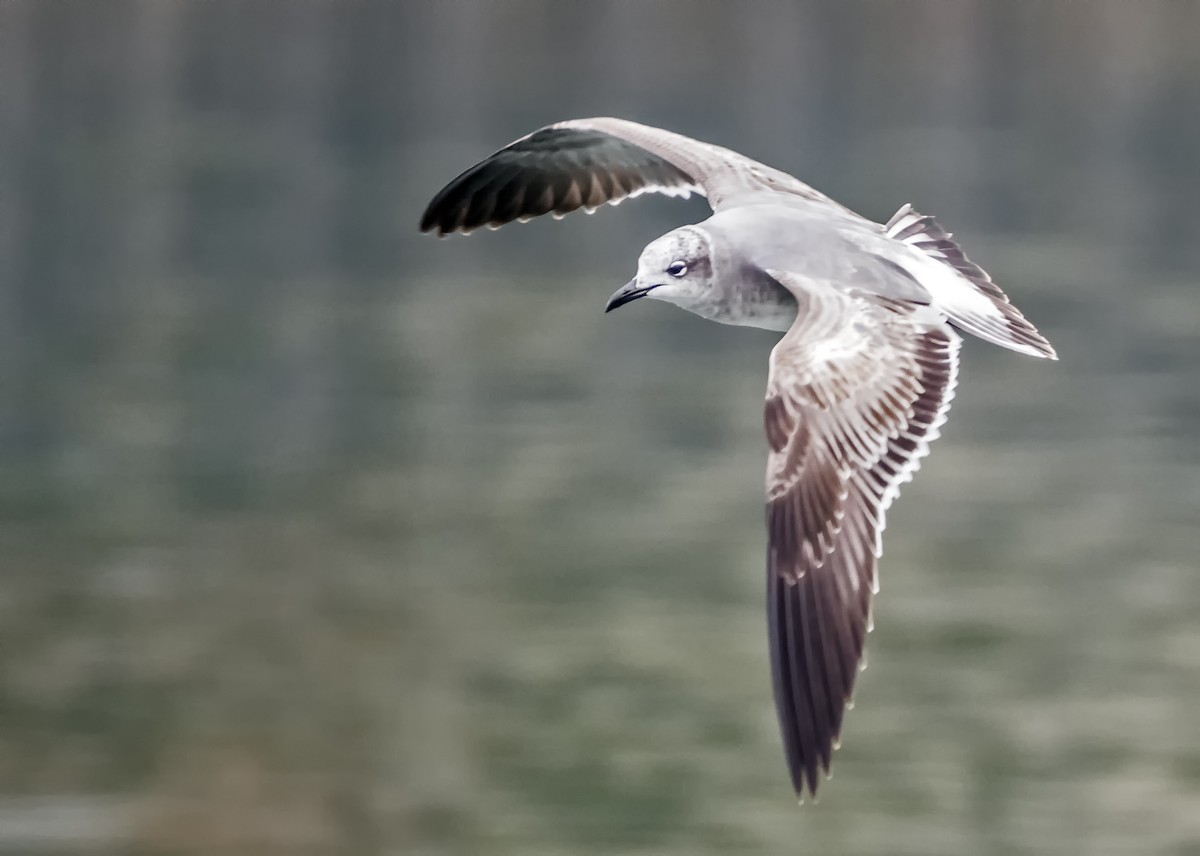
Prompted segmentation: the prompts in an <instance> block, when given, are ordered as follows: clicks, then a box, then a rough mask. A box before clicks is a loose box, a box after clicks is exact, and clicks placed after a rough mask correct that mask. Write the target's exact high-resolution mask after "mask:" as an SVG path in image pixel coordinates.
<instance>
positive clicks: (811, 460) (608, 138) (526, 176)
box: [421, 119, 1055, 795]
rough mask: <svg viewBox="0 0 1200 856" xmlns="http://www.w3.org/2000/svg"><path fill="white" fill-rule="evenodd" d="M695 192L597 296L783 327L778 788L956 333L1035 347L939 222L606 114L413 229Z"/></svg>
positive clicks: (521, 144)
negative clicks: (853, 198) (683, 217)
mask: <svg viewBox="0 0 1200 856" xmlns="http://www.w3.org/2000/svg"><path fill="white" fill-rule="evenodd" d="M643 192H659V193H667V194H670V195H687V194H688V193H692V192H699V193H703V194H705V195H706V196H707V197H708V200H709V202H710V204H711V205H712V207H713V214H712V216H711V217H709V218H708V219H707V220H705V221H703V222H701V223H698V224H695V225H691V226H683V227H681V228H678V229H675V230H673V231H671V232H668V233H667V234H666V235H663V236H662V237H660V238H658V239H656V240H654V241H652V242H651V243H650V244H649V245H647V247H646V248H645V250H643V252H642V255H641V258H640V259H639V261H638V273H637V276H636V277H634V279H633V280H632V281H630V282H629V283H628V284H627V285H626V286H624V287H623V288H621V289H619V290H618V291H617V292H616V293H615V294H614V295H613V296H612V298H611V299H610V301H609V304H608V309H609V310H611V309H614V308H616V307H618V306H621V305H623V304H625V303H628V302H631V301H633V300H636V299H638V298H641V297H652V298H655V299H659V300H665V301H667V302H671V303H675V304H676V305H678V306H680V307H682V308H684V309H687V310H688V311H690V312H694V313H696V314H698V315H701V316H703V317H705V318H708V319H710V320H713V321H718V322H721V323H725V324H736V325H743V326H751V327H760V328H764V329H768V330H778V331H786V332H785V335H784V336H783V338H781V339H780V341H779V342H778V344H776V346H775V348H774V349H773V350H772V352H771V359H770V363H769V370H768V378H767V395H766V404H765V410H764V423H765V427H766V434H767V443H768V446H769V453H768V460H767V484H766V499H767V532H768V555H767V572H768V582H767V586H768V597H767V607H768V626H769V639H770V649H771V665H772V675H773V683H774V691H775V700H776V706H777V710H778V714H779V721H780V727H781V731H782V734H783V740H784V745H785V748H786V750H787V758H788V767H789V770H790V772H791V777H792V784H793V786H794V787H795V789H796V791H797V793H799V794H801V795H802V794H803V793H804V791H805V790H806V789H807V790H808V791H809V792H813V793H815V791H816V788H817V783H818V771H819V770H821V769H823V770H825V771H826V772H828V769H829V763H830V756H831V754H832V751H833V747H834V746H835V745H836V742H837V738H838V734H839V733H840V729H841V722H842V715H843V713H844V710H845V707H846V704H847V702H848V701H849V699H850V697H851V694H852V692H853V688H854V680H855V676H856V674H857V671H858V669H859V666H860V664H861V662H862V657H863V646H864V644H865V638H866V633H867V631H868V630H869V629H870V621H871V619H870V615H871V599H872V595H873V594H874V591H875V589H876V564H877V559H878V557H879V555H880V552H881V542H880V535H881V533H882V530H883V526H884V513H885V512H886V510H887V508H888V506H889V505H890V504H891V502H892V501H893V500H894V499H895V497H896V496H897V495H898V493H899V489H900V486H901V485H902V484H903V483H904V482H906V481H907V480H908V479H909V478H911V476H912V474H913V472H915V471H916V469H917V467H918V466H919V463H920V459H921V458H922V457H923V456H924V455H925V454H926V453H927V452H928V448H929V443H930V442H931V441H932V440H933V439H935V438H936V437H937V433H938V428H939V426H940V425H941V424H942V422H943V421H944V420H945V418H946V414H947V412H948V410H949V407H950V401H951V399H952V397H953V395H954V388H955V384H956V382H957V374H958V351H959V347H960V345H961V339H960V337H959V335H958V333H957V332H956V328H957V330H963V331H965V332H968V333H972V334H974V335H976V336H979V337H981V338H983V339H986V340H988V341H990V342H993V343H995V344H999V345H1001V346H1003V347H1006V348H1010V349H1012V350H1016V351H1020V352H1022V353H1026V354H1031V355H1034V356H1041V357H1050V358H1055V354H1054V350H1053V348H1051V346H1050V344H1049V342H1047V341H1046V340H1045V339H1044V338H1043V337H1042V336H1041V334H1040V333H1038V332H1037V330H1036V329H1035V328H1034V327H1033V325H1032V324H1030V323H1029V322H1028V321H1026V320H1025V318H1024V317H1023V316H1022V315H1021V313H1020V312H1019V311H1017V310H1016V308H1014V307H1013V306H1012V305H1011V303H1009V301H1008V298H1007V297H1006V296H1005V295H1004V293H1003V292H1002V291H1000V289H999V288H998V287H997V286H996V285H995V284H994V283H993V282H992V281H991V278H990V277H989V276H988V275H987V274H986V273H985V272H984V271H983V270H982V269H981V268H979V267H978V266H976V265H975V264H973V263H972V262H970V261H969V260H968V259H967V258H966V256H965V255H964V254H963V252H962V250H961V249H960V248H959V247H958V245H957V244H956V243H954V242H953V241H952V240H951V236H950V235H949V233H947V232H945V231H944V230H942V228H941V227H940V226H939V225H938V224H937V223H936V222H935V221H934V220H933V219H932V218H931V217H926V216H923V215H921V214H917V213H916V212H915V211H913V210H912V209H911V208H910V207H909V206H904V207H903V208H901V209H900V210H899V211H898V212H897V213H896V215H895V216H894V217H893V218H892V219H891V220H890V221H889V222H888V223H887V224H886V225H880V224H878V223H874V222H872V221H870V220H867V219H865V218H863V217H861V216H859V215H858V214H855V213H854V212H852V211H850V210H849V209H847V208H844V207H842V206H841V205H839V204H837V203H836V202H834V201H833V200H831V199H829V198H828V197H827V196H825V195H823V194H821V193H819V192H818V191H816V190H814V189H813V188H811V187H809V186H808V185H807V184H804V183H803V182H801V181H800V180H799V179H796V178H795V177H793V176H790V175H788V174H787V173H783V172H780V171H779V170H776V169H774V168H772V167H768V166H765V165H763V164H760V163H758V162H756V161H753V160H750V159H749V158H746V157H744V156H743V155H740V154H737V153H736V152H732V151H730V150H728V149H723V148H721V147H719V146H714V145H711V144H708V143H702V142H699V141H696V140H692V139H689V138H687V137H683V136H680V135H678V134H674V133H671V132H669V131H663V130H660V129H657V128H650V127H647V126H644V125H639V124H636V123H634V122H629V121H627V120H622V119H581V120H573V121H570V122H561V123H558V124H557V125H551V126H549V127H547V128H543V129H541V130H540V131H536V132H534V133H533V134H530V135H529V136H527V137H523V138H521V139H520V140H517V141H515V142H514V143H512V144H510V145H508V146H506V147H505V148H503V149H501V150H500V151H498V152H496V153H495V154H493V155H492V156H491V157H489V158H487V159H485V160H484V161H482V162H480V163H479V164H477V165H476V166H474V167H472V168H471V169H469V170H467V171H466V172H465V173H463V174H462V175H460V176H459V177H458V178H457V179H455V180H454V181H453V182H451V183H450V184H449V185H447V186H446V187H445V188H444V189H443V190H442V191H441V192H440V193H438V195H437V196H436V197H435V198H434V200H433V201H432V202H431V203H430V205H429V207H428V208H427V210H426V212H425V215H424V217H423V218H422V221H421V228H422V230H425V231H429V230H436V231H438V232H439V234H445V233H447V232H451V231H463V232H466V231H470V230H472V229H474V228H478V227H479V226H482V225H488V226H491V227H496V226H499V225H501V224H503V223H506V222H510V221H512V220H526V219H529V218H530V217H535V216H539V215H541V214H547V213H553V214H554V215H555V216H561V215H563V214H565V213H568V212H569V211H572V210H575V209H577V208H585V209H587V210H589V211H591V210H594V209H595V208H597V207H599V206H600V205H602V204H604V203H606V202H608V203H616V202H619V201H621V200H622V199H624V198H626V197H628V196H636V195H638V194H640V193H643Z"/></svg>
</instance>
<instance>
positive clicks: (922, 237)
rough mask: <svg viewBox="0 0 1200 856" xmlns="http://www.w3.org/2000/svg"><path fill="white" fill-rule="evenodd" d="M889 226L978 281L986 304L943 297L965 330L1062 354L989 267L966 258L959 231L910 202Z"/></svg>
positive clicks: (1029, 350)
mask: <svg viewBox="0 0 1200 856" xmlns="http://www.w3.org/2000/svg"><path fill="white" fill-rule="evenodd" d="M885 229H886V230H887V234H888V237H890V238H895V239H896V240H898V241H903V242H904V243H906V244H909V245H910V246H912V247H914V248H916V249H918V250H920V251H921V252H922V253H924V254H925V255H927V256H929V257H930V258H933V259H936V260H938V261H939V262H941V263H942V264H944V265H946V266H947V267H948V268H950V269H951V270H953V271H955V272H956V273H958V274H959V275H960V276H961V277H962V278H963V279H965V280H967V282H969V283H970V284H971V285H972V286H974V289H975V291H976V293H978V294H980V295H982V296H983V297H985V298H987V304H982V303H980V302H978V301H973V303H974V304H975V305H973V306H967V305H961V306H960V305H955V303H954V302H953V301H941V302H939V308H940V309H942V310H943V311H944V312H945V313H946V315H947V316H949V318H950V322H951V323H952V324H954V325H955V326H956V327H958V328H959V329H961V330H962V331H963V332H966V333H971V334H972V335H975V336H978V337H979V338H981V339H986V340H987V341H989V342H992V343H994V344H997V345H1001V346H1003V347H1005V348H1011V349H1012V350H1014V351H1021V352H1022V353H1026V354H1031V355H1033V356H1037V357H1048V358H1049V359H1052V360H1056V359H1058V355H1057V354H1056V353H1055V352H1054V347H1053V346H1052V345H1051V344H1050V343H1049V342H1048V341H1047V340H1046V337H1045V336H1043V335H1042V334H1041V333H1039V332H1038V331H1037V328H1036V327H1034V326H1033V325H1032V324H1030V323H1029V322H1028V321H1027V320H1025V316H1024V315H1022V314H1021V311H1020V310H1019V309H1017V307H1015V306H1013V305H1012V303H1010V302H1009V299H1008V295H1006V294H1005V293H1004V292H1003V291H1001V290H1000V286H998V285H996V283H994V282H992V278H991V277H990V276H988V273H987V271H985V270H984V269H983V268H981V267H980V266H979V265H977V264H975V263H974V262H973V261H971V260H970V259H968V258H967V256H966V254H965V253H963V251H962V248H961V247H960V246H959V245H958V244H957V243H955V242H954V240H953V238H954V236H953V235H952V234H951V233H950V232H947V231H946V230H945V229H943V228H942V227H941V225H940V224H939V223H938V222H937V220H935V219H933V217H931V216H929V215H928V214H920V213H918V212H916V211H914V210H913V208H912V206H911V205H905V206H904V207H903V208H901V209H900V210H899V211H897V212H896V213H895V214H894V215H892V219H891V220H889V221H888V223H887V226H886V227H885Z"/></svg>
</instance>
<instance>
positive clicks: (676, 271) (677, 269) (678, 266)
mask: <svg viewBox="0 0 1200 856" xmlns="http://www.w3.org/2000/svg"><path fill="white" fill-rule="evenodd" d="M667 273H669V274H670V275H671V276H673V277H675V278H676V279H679V278H680V277H681V276H683V275H684V274H686V273H687V264H685V263H684V262H671V263H670V264H669V265H667Z"/></svg>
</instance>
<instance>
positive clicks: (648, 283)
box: [604, 226, 714, 314]
mask: <svg viewBox="0 0 1200 856" xmlns="http://www.w3.org/2000/svg"><path fill="white" fill-rule="evenodd" d="M713 292H714V288H713V266H712V253H711V249H710V242H709V239H708V235H707V234H705V233H704V231H702V230H701V229H699V228H697V227H696V226H683V227H681V228H679V229H675V230H673V231H671V232H667V234H665V235H663V236H662V237H661V238H656V239H655V240H654V241H651V242H650V244H649V245H647V247H646V249H644V250H642V255H641V258H639V259H638V272H637V276H635V277H634V278H633V279H631V280H630V281H629V282H628V283H626V284H625V285H624V286H622V287H621V288H619V289H618V290H617V292H616V294H614V295H613V296H612V297H611V298H609V301H608V305H607V306H606V307H605V308H604V311H605V312H611V311H612V310H614V309H616V308H617V307H618V306H624V305H625V304H626V303H630V302H631V301H634V300H637V299H638V298H639V297H653V298H654V299H655V300H665V301H666V302H667V303H674V304H675V305H676V306H679V307H681V308H683V309H687V310H689V311H692V312H697V313H699V314H704V313H703V312H702V311H701V307H703V306H704V305H706V304H707V303H709V302H711V300H712V296H713Z"/></svg>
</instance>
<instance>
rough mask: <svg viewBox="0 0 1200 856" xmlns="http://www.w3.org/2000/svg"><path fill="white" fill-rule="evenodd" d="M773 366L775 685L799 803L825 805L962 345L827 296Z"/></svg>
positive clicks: (875, 309) (794, 287)
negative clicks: (893, 522)
mask: <svg viewBox="0 0 1200 856" xmlns="http://www.w3.org/2000/svg"><path fill="white" fill-rule="evenodd" d="M771 275H772V276H773V277H775V279H776V280H777V281H779V282H780V283H781V284H782V285H784V286H785V287H786V288H788V289H789V290H790V291H791V292H792V293H793V294H794V295H795V296H796V299H797V302H798V303H799V304H800V305H799V313H798V316H797V320H796V322H795V324H794V325H793V326H792V328H791V330H789V331H788V333H787V334H786V335H785V336H784V337H783V339H782V340H780V342H779V344H778V345H777V346H776V347H775V350H774V351H773V352H772V354H771V372H770V380H769V381H768V388H767V402H766V407H765V413H764V417H765V419H764V421H765V426H766V433H767V440H768V444H769V445H770V447H771V453H770V456H769V459H768V465H767V531H768V542H769V548H768V562H767V568H768V580H767V586H768V617H769V622H768V624H769V632H770V643H771V663H772V674H773V681H774V686H775V699H776V705H777V708H778V712H779V723H780V727H781V729H782V732H783V740H784V746H785V748H786V750H787V757H788V767H789V770H790V771H791V777H792V784H793V786H794V787H795V788H796V791H797V793H799V794H801V795H803V794H804V793H805V792H807V793H810V794H815V793H816V790H817V786H818V782H819V778H820V775H819V774H820V772H821V771H825V772H828V770H829V764H830V758H831V754H832V751H833V748H834V746H835V745H836V742H837V738H838V735H839V733H840V731H841V726H842V718H843V715H844V712H845V707H846V704H847V703H848V702H849V700H850V697H851V693H852V692H853V690H854V681H855V677H856V676H857V672H858V668H859V663H860V661H861V659H862V655H863V648H864V643H865V638H866V633H867V630H868V629H869V625H870V617H871V595H872V594H873V592H874V587H875V570H876V561H877V559H878V556H879V534H880V532H881V531H882V529H883V517H884V512H885V511H886V509H887V506H888V505H889V504H890V503H891V501H892V500H893V499H894V498H895V496H896V494H897V492H898V490H899V486H900V484H901V483H902V482H904V481H906V480H907V479H908V478H909V477H910V476H911V474H912V472H913V471H914V470H915V469H916V467H917V464H918V461H919V459H920V458H921V457H922V456H923V455H924V454H925V453H926V452H927V450H928V443H929V442H930V441H931V440H932V439H933V438H934V437H936V435H937V428H938V426H939V425H940V424H941V423H942V421H943V420H944V418H945V415H946V411H947V410H948V408H949V403H950V398H951V397H952V395H953V389H954V381H955V372H956V368H957V354H958V346H959V339H958V337H957V336H956V335H955V334H954V333H953V332H952V331H950V330H949V329H948V328H947V327H946V326H945V324H944V323H942V322H941V320H940V318H939V317H938V316H936V315H931V314H929V313H927V311H926V310H925V309H923V308H922V307H905V306H904V305H903V304H900V303H896V302H888V301H880V300H879V299H878V298H874V297H871V296H868V295H861V294H860V295H855V294H849V293H847V292H844V291H838V290H835V289H833V288H827V289H818V288H814V286H813V285H812V283H802V282H799V281H797V280H795V279H794V277H792V276H790V275H789V274H787V273H785V272H778V271H771Z"/></svg>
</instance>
